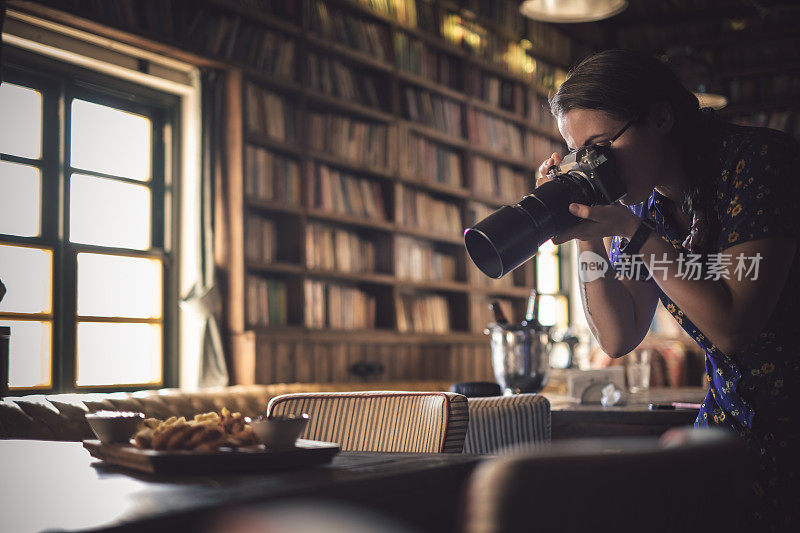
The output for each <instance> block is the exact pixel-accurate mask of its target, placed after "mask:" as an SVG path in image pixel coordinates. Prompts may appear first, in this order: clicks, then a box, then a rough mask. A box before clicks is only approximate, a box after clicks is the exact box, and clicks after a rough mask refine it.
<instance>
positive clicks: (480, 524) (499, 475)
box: [462, 428, 750, 533]
mask: <svg viewBox="0 0 800 533" xmlns="http://www.w3.org/2000/svg"><path fill="white" fill-rule="evenodd" d="M675 431H676V430H672V435H673V438H674V436H675ZM677 433H678V435H679V437H680V439H679V440H680V441H682V442H681V443H680V444H675V443H674V442H673V444H663V443H660V442H659V440H658V439H657V438H627V439H607V440H592V439H587V440H582V441H564V442H562V443H559V444H558V445H555V444H554V445H553V446H551V447H550V448H549V449H548V450H545V451H540V452H537V453H535V454H528V455H520V456H516V457H504V458H497V459H492V460H490V461H487V462H484V463H483V464H482V465H480V466H479V467H478V468H477V469H476V471H475V472H474V473H473V475H472V477H471V478H470V481H469V488H468V493H467V496H466V498H465V501H464V503H463V505H462V508H463V512H462V520H463V530H464V531H465V532H466V533H501V532H509V533H511V532H514V533H519V532H520V531H547V532H583V531H612V532H614V533H626V532H641V531H647V532H665V533H666V532H676V531H738V528H737V526H738V525H739V523H740V516H739V515H738V513H741V511H742V509H743V508H744V507H745V506H744V501H745V498H746V495H747V493H748V490H749V479H750V478H749V470H748V464H749V462H748V458H747V451H746V447H745V444H744V443H743V442H742V441H741V440H740V439H738V438H737V437H735V436H734V435H733V434H732V433H729V432H727V431H725V430H722V429H702V430H701V429H698V430H692V429H689V428H686V429H684V428H680V429H679V430H677Z"/></svg>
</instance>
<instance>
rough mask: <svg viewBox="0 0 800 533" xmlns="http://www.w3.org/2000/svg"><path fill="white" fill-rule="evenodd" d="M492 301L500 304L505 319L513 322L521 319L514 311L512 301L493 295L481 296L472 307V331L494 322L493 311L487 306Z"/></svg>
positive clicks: (479, 329)
mask: <svg viewBox="0 0 800 533" xmlns="http://www.w3.org/2000/svg"><path fill="white" fill-rule="evenodd" d="M493 303H496V304H499V305H500V310H501V311H502V313H503V316H505V317H506V320H509V321H510V322H514V321H517V320H521V319H522V317H520V316H518V315H517V314H516V313H515V312H514V302H513V301H512V300H509V299H507V298H494V297H488V298H481V299H480V300H479V301H478V302H476V304H475V306H474V307H473V309H472V330H473V331H481V330H482V329H484V328H486V326H488V325H489V324H491V323H493V322H496V320H495V317H494V312H493V311H492V309H490V308H489V306H490V305H491V304H493Z"/></svg>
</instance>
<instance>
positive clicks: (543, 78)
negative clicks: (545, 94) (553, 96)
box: [532, 59, 567, 92]
mask: <svg viewBox="0 0 800 533" xmlns="http://www.w3.org/2000/svg"><path fill="white" fill-rule="evenodd" d="M532 67H533V78H532V81H534V82H536V84H537V85H538V86H539V87H542V88H543V89H545V90H546V91H549V92H555V91H557V90H558V88H559V87H561V84H562V83H564V81H565V80H566V79H567V71H566V70H564V69H563V68H560V67H556V66H553V65H550V64H548V63H546V62H544V61H541V60H538V59H534V60H532Z"/></svg>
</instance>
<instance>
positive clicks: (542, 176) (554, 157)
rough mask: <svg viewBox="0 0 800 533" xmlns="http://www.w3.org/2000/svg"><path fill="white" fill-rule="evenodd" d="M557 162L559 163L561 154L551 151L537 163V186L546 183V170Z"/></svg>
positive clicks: (547, 179)
mask: <svg viewBox="0 0 800 533" xmlns="http://www.w3.org/2000/svg"><path fill="white" fill-rule="evenodd" d="M559 164H561V156H560V155H558V153H556V152H553V153H552V154H551V155H550V157H549V158H548V159H547V160H545V161H544V162H543V163H542V164H541V165H539V172H538V174H539V176H538V178H536V186H537V187H538V186H540V185H542V184H543V183H547V182H548V181H549V179H550V178H548V177H547V171H548V170H550V167H552V166H553V165H559Z"/></svg>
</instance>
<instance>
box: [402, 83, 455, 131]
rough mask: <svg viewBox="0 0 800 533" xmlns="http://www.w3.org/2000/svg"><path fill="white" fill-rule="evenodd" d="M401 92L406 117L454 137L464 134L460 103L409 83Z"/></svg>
mask: <svg viewBox="0 0 800 533" xmlns="http://www.w3.org/2000/svg"><path fill="white" fill-rule="evenodd" d="M403 93H404V95H405V103H406V108H405V113H406V117H407V118H409V119H411V120H413V121H414V122H419V123H422V124H425V125H427V126H430V127H432V128H436V129H437V130H439V131H442V132H444V133H447V134H448V135H452V136H454V137H463V136H464V133H463V129H462V126H461V114H462V112H463V109H462V107H461V104H460V103H458V102H456V101H455V100H451V99H449V98H446V97H444V96H439V95H437V94H435V93H432V92H430V91H426V90H423V89H417V88H415V87H412V86H410V85H407V86H406V87H405V89H404V91H403Z"/></svg>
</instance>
